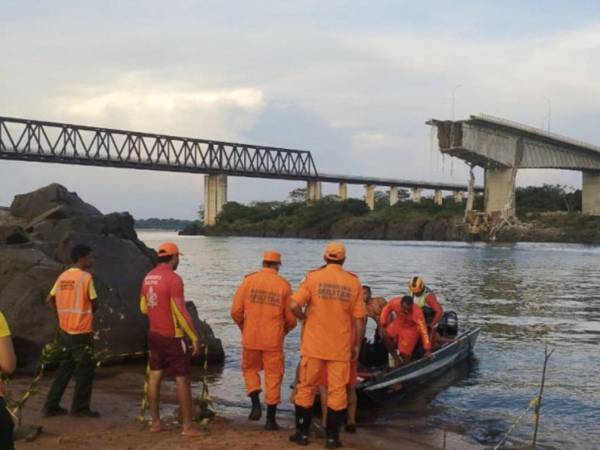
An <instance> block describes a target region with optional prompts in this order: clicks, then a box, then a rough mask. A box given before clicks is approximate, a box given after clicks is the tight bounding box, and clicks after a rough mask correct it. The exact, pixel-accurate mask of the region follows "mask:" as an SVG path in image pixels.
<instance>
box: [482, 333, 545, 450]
mask: <svg viewBox="0 0 600 450" xmlns="http://www.w3.org/2000/svg"><path fill="white" fill-rule="evenodd" d="M554 350H556V349H552V350H549V348H548V344H546V346H545V348H544V367H543V369H542V381H541V383H540V392H539V394H538V395H536V396H535V397H533V399H531V401H530V402H529V405H528V406H527V409H525V411H523V413H522V414H521V415H520V416H519V417H517V420H515V422H514V423H513V424H512V425H511V427H510V428H509V429H508V431H507V432H506V434H505V435H504V437H503V438H502V440H501V441H500V442H499V443H498V444H497V445H496V446H495V447H494V450H498V449H499V448H501V447H502V445H504V444H505V443H506V441H507V439H508V437H509V436H510V435H511V434H512V432H513V431H514V430H515V428H516V426H517V424H518V423H519V422H520V421H521V420H522V419H523V417H525V414H527V412H528V411H529V410H530V409H532V408H533V419H534V422H535V426H534V431H533V441H532V448H533V449H536V448H537V434H538V427H539V424H540V409H541V407H542V398H543V396H544V385H545V384H546V369H547V368H548V360H549V359H550V357H551V356H552V353H554Z"/></svg>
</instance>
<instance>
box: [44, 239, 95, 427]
mask: <svg viewBox="0 0 600 450" xmlns="http://www.w3.org/2000/svg"><path fill="white" fill-rule="evenodd" d="M71 260H72V262H73V267H71V268H70V269H67V270H66V271H65V272H63V273H62V274H61V275H60V276H59V277H58V279H57V280H56V283H55V284H54V287H53V288H52V290H51V291H50V294H49V295H48V298H47V299H46V303H47V304H49V305H50V306H52V308H54V310H55V311H56V314H57V316H58V326H59V328H60V331H59V334H58V337H57V342H56V345H58V346H59V348H62V349H63V350H62V352H61V354H60V364H59V366H58V370H57V371H56V373H55V374H54V381H53V382H52V386H50V390H49V391H48V395H47V397H46V403H45V404H44V411H43V414H44V416H46V417H52V416H59V415H63V414H66V413H67V410H66V409H64V408H62V407H61V406H60V401H61V399H62V396H63V394H64V392H65V389H66V388H67V384H69V380H70V379H71V377H72V376H73V375H74V376H75V392H74V395H73V402H72V405H71V415H72V416H75V417H99V416H100V415H99V414H98V413H97V412H96V411H92V410H91V409H90V401H91V398H92V383H93V379H94V361H93V359H92V351H93V346H94V338H93V337H94V333H93V327H92V319H93V312H92V311H93V310H94V309H95V307H96V305H95V303H96V301H95V300H96V297H97V295H96V288H95V287H94V281H93V279H92V275H91V274H90V273H89V272H87V270H88V269H89V268H90V267H91V265H92V249H91V248H90V247H88V246H87V245H75V246H74V247H73V249H72V250H71Z"/></svg>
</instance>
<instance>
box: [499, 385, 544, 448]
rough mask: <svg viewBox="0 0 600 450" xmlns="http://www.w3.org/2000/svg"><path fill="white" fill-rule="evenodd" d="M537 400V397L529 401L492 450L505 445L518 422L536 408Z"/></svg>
mask: <svg viewBox="0 0 600 450" xmlns="http://www.w3.org/2000/svg"><path fill="white" fill-rule="evenodd" d="M539 399H540V398H539V397H538V396H537V395H536V396H535V397H533V398H532V399H531V401H530V402H529V405H527V408H526V409H525V411H523V413H522V414H521V415H520V416H519V417H517V420H515V421H514V422H513V424H512V425H511V426H510V428H509V429H508V431H507V432H506V434H505V435H504V437H503V438H502V440H501V441H500V442H498V444H496V446H495V447H494V450H498V449H499V448H501V447H502V446H503V445H504V444H505V443H506V441H507V440H508V438H509V437H510V435H511V434H512V432H513V431H515V428H516V427H517V425H518V424H519V422H521V420H523V417H525V414H527V413H528V412H529V410H530V409H531V408H534V407H536V406H537V404H538V402H539Z"/></svg>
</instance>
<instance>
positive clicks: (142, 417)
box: [136, 354, 150, 425]
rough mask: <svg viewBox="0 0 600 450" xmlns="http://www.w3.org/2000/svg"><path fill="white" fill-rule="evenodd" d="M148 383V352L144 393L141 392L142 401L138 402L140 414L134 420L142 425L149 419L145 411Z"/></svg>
mask: <svg viewBox="0 0 600 450" xmlns="http://www.w3.org/2000/svg"><path fill="white" fill-rule="evenodd" d="M149 385H150V354H148V362H147V363H146V373H145V374H144V393H143V394H142V401H141V403H140V415H139V416H137V418H136V420H138V421H139V422H142V423H143V424H144V425H148V424H149V423H150V419H147V418H146V411H147V410H148V387H149Z"/></svg>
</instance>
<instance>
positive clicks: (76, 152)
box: [0, 117, 482, 191]
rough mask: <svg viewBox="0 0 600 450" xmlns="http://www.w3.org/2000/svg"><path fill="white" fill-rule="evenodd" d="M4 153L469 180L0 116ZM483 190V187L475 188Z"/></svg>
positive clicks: (234, 171)
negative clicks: (320, 163)
mask: <svg viewBox="0 0 600 450" xmlns="http://www.w3.org/2000/svg"><path fill="white" fill-rule="evenodd" d="M0 159H8V160H16V161H31V162H41V163H58V164H75V165H83V166H99V167H115V168H122V169H138V170H158V171H168V172H186V173H202V174H222V175H231V176H242V177H253V178H271V179H273V178H274V179H284V180H303V181H323V182H332V183H348V184H363V185H375V186H398V187H406V188H425V189H434V190H437V189H439V190H444V191H466V190H467V186H466V185H461V184H452V183H436V182H430V181H429V182H426V181H413V180H403V179H391V178H378V177H362V176H347V175H334V174H319V173H318V172H317V169H316V166H315V163H314V161H313V158H312V154H311V152H309V151H304V150H294V149H286V148H279V147H270V146H261V145H251V144H242V143H236V142H224V141H213V140H205V139H196V138H187V137H180V136H171V135H163V134H153V133H144V132H138V131H127V130H119V129H112V128H99V127H91V126H86V125H74V124H66V123H57V122H48V121H38V120H28V119H19V118H13V117H0ZM476 190H477V191H481V190H482V188H481V187H477V188H476Z"/></svg>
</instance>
